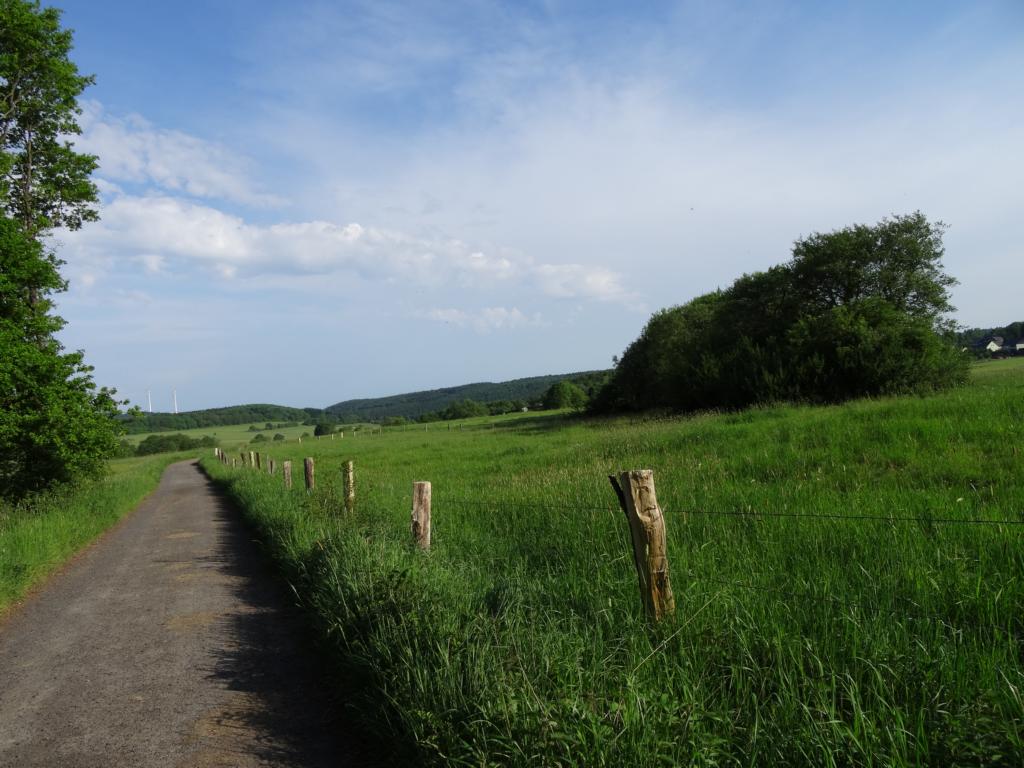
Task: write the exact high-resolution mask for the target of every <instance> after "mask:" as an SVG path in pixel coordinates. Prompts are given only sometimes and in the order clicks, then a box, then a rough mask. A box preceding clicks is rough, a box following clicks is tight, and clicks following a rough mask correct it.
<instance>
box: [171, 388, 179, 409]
mask: <svg viewBox="0 0 1024 768" xmlns="http://www.w3.org/2000/svg"><path fill="white" fill-rule="evenodd" d="M171 394H172V395H173V396H174V412H175V413H177V412H178V390H176V389H172V390H171Z"/></svg>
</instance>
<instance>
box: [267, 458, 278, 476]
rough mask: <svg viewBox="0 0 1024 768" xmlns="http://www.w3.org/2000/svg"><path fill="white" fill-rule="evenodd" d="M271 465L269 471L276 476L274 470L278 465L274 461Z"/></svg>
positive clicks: (271, 461)
mask: <svg viewBox="0 0 1024 768" xmlns="http://www.w3.org/2000/svg"><path fill="white" fill-rule="evenodd" d="M269 464H270V466H269V467H268V469H269V470H270V474H271V475H273V474H274V470H276V469H277V464H276V463H275V462H274V460H273V459H271V460H270V462H269Z"/></svg>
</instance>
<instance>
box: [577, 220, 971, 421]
mask: <svg viewBox="0 0 1024 768" xmlns="http://www.w3.org/2000/svg"><path fill="white" fill-rule="evenodd" d="M944 230H945V226H944V225H943V224H941V223H935V224H931V223H929V222H928V220H927V219H926V218H925V217H924V215H923V214H921V213H920V212H917V213H913V214H910V215H907V216H895V217H893V218H889V219H883V220H882V221H881V222H879V223H878V224H876V225H874V226H868V225H863V224H858V225H855V226H852V227H846V228H845V229H841V230H837V231H835V232H829V233H825V234H820V233H817V234H813V235H810V236H809V237H807V238H804V239H802V240H798V241H797V242H796V244H795V245H794V247H793V257H792V259H791V260H790V261H788V262H786V263H785V264H782V265H779V266H776V267H772V268H771V269H769V270H767V271H765V272H757V273H754V274H751V275H744V276H742V277H740V278H739V279H737V280H736V281H735V282H734V283H733V284H732V286H730V287H729V288H728V289H726V290H725V291H720V292H716V293H712V294H708V295H706V296H700V297H698V298H696V299H694V300H692V301H691V302H689V303H688V304H685V305H683V306H680V307H673V308H671V309H667V310H662V311H661V312H658V313H656V314H655V315H654V316H653V317H652V318H651V320H650V322H648V324H647V326H646V327H645V328H644V331H643V333H642V334H641V335H640V337H639V338H638V339H637V340H636V341H634V342H633V343H632V344H630V346H629V347H628V348H627V349H626V351H625V353H623V355H622V358H621V359H620V360H619V361H618V363H617V365H616V368H615V372H614V375H613V377H612V379H611V380H610V381H609V383H608V384H607V385H606V386H605V387H604V388H603V389H602V390H601V391H600V393H599V394H598V397H597V398H596V399H595V402H594V406H593V407H594V409H595V410H598V411H612V410H637V409H644V408H657V407H668V408H673V409H680V410H697V409H702V408H738V407H743V406H746V405H750V404H752V403H759V402H760V403H763V402H771V401H777V400H806V401H812V402H835V401H839V400H844V399H847V398H851V397H859V396H864V395H877V394H893V393H900V392H921V391H928V390H936V389H942V388H946V387H950V386H955V385H957V384H960V383H962V382H963V381H965V380H966V376H967V364H968V362H967V356H966V355H964V354H962V353H961V352H960V351H959V350H958V348H957V347H956V345H955V344H954V343H953V342H954V340H955V339H954V334H953V325H952V323H951V321H950V320H949V319H948V313H949V312H950V311H951V310H952V307H951V306H950V302H949V288H950V287H951V286H953V285H954V284H955V283H956V281H955V280H954V279H953V278H952V277H950V276H949V275H947V274H946V273H945V272H944V271H943V268H942V256H943V253H944V250H943V245H942V235H943V232H944Z"/></svg>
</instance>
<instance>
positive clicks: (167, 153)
mask: <svg viewBox="0 0 1024 768" xmlns="http://www.w3.org/2000/svg"><path fill="white" fill-rule="evenodd" d="M81 124H82V135H81V136H80V137H77V138H76V140H75V144H76V145H77V147H78V149H80V150H81V151H83V152H88V153H90V154H94V155H96V156H98V157H99V161H100V169H99V172H100V174H101V177H102V178H101V180H100V189H101V191H102V192H104V193H105V194H110V193H115V194H116V193H119V192H120V188H119V187H118V186H117V184H116V183H114V182H129V183H137V184H150V185H155V186H157V187H160V188H162V189H164V190H169V191H173V192H180V193H185V194H188V195H191V196H193V197H200V198H207V199H220V200H229V201H232V202H237V203H243V204H246V205H255V206H273V205H277V204H279V203H280V200H279V199H278V198H276V197H274V196H273V195H270V194H267V193H265V192H262V191H260V190H259V189H257V187H256V185H255V184H254V183H253V182H252V181H251V180H250V178H249V171H248V168H247V165H248V164H247V162H246V161H245V160H244V159H243V158H242V157H240V156H238V155H237V154H236V153H234V152H232V151H231V150H230V149H228V148H227V147H224V146H221V145H219V144H216V143H214V142H210V141H206V140H204V139H200V138H197V137H195V136H191V135H189V134H187V133H184V132H182V131H175V130H169V129H166V128H158V127H156V126H154V125H152V124H151V123H150V122H149V121H147V120H146V119H145V118H143V117H141V116H139V115H129V116H127V117H116V116H113V115H110V114H108V113H107V112H106V111H105V110H104V109H103V106H102V105H101V104H100V103H98V102H95V101H90V102H86V103H85V104H84V106H83V112H82V119H81Z"/></svg>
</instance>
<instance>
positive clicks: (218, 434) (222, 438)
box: [125, 411, 561, 452]
mask: <svg viewBox="0 0 1024 768" xmlns="http://www.w3.org/2000/svg"><path fill="white" fill-rule="evenodd" d="M559 413H561V412H559V411H545V412H544V414H545V415H557V414H559ZM523 418H526V419H536V418H537V414H530V413H527V414H522V413H513V414H505V415H503V416H481V417H479V418H474V419H463V420H462V421H458V422H447V421H438V422H431V423H430V424H409V425H407V426H402V427H383V428H382V427H379V426H377V425H376V424H344V425H339V427H338V429H339V430H342V431H344V432H345V433H346V434H348V435H350V436H351V435H352V434H353V433H354V432H362V433H364V434H365V433H368V432H377V431H379V430H383V431H384V432H388V433H395V432H417V433H418V432H424V431H426V432H445V431H450V428H451V429H455V430H458V429H459V428H460V427H461V428H462V429H463V430H468V429H489V428H491V426H492V425H493V426H495V427H497V426H499V425H507V424H508V423H509V422H511V421H518V420H521V419H523ZM251 426H255V427H258V428H259V429H260V430H262V432H261V433H262V434H263V435H264V436H265V437H266V441H260V442H256V443H254V442H253V438H255V437H256V435H257V434H260V433H257V432H253V431H251V430H250V429H249V428H250V427H251ZM265 426H266V422H258V423H253V424H232V425H229V426H218V427H197V428H196V429H182V430H176V431H175V432H143V433H140V434H137V435H125V440H127V441H128V442H130V443H131V444H132V445H138V444H139V443H140V442H142V441H143V440H145V439H146V438H147V437H149V436H150V435H153V434H156V435H161V434H163V435H166V434H182V435H188V436H189V437H192V438H198V437H205V436H207V435H209V436H210V437H215V438H216V439H217V441H218V444H219V445H220V447H221V448H223V449H224V450H225V451H238V450H241V449H242V448H251V449H252V450H254V451H255V450H261V446H262V448H263V449H266V450H267V451H271V452H272V451H273V449H275V448H279V447H280V441H277V442H276V444H275V441H274V440H273V437H274V435H276V434H279V433H280V434H282V435H284V438H285V442H288V443H296V444H298V438H299V437H301V436H303V435H305V437H304V438H303V440H304V441H305V442H308V441H310V440H314V441H315V440H316V438H314V437H313V427H310V426H298V427H284V428H282V429H269V430H267V429H263V428H264V427H265ZM336 437H337V436H336ZM323 440H324V441H327V440H329V438H328V437H324V438H323Z"/></svg>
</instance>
